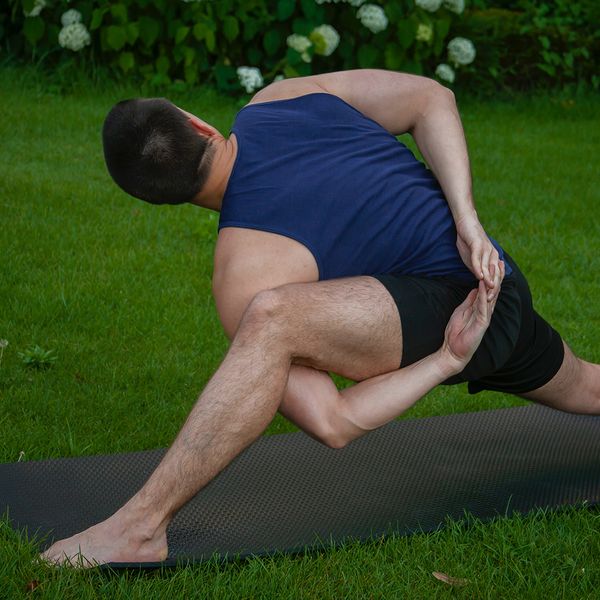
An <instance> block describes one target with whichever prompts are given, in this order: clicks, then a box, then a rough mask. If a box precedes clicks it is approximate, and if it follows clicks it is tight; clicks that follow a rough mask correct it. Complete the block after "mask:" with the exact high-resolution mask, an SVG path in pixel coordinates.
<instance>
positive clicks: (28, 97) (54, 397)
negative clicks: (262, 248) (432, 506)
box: [0, 67, 600, 599]
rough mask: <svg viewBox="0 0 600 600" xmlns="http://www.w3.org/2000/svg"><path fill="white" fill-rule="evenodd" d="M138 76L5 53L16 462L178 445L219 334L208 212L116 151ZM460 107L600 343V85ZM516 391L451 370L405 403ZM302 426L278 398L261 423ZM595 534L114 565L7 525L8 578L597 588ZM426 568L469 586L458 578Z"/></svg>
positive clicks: (241, 585) (535, 523)
mask: <svg viewBox="0 0 600 600" xmlns="http://www.w3.org/2000/svg"><path fill="white" fill-rule="evenodd" d="M53 90H54V91H53ZM134 95H139V91H136V90H135V89H128V88H125V87H117V86H116V85H114V84H109V85H106V86H105V87H100V86H98V85H89V86H86V85H84V84H82V85H74V86H72V89H70V91H69V93H68V94H61V93H60V90H56V89H54V88H53V87H52V86H50V85H49V84H48V82H47V81H46V80H44V79H43V78H41V77H40V76H38V75H37V74H35V73H34V72H32V71H30V70H24V69H21V70H15V69H12V68H7V67H5V68H3V69H0V101H1V106H2V118H1V119H0V139H1V140H2V143H1V144H0V219H1V221H0V222H1V227H0V257H1V260H0V338H4V339H7V340H8V342H9V345H8V347H6V348H5V349H4V354H3V357H2V359H1V363H0V402H1V405H2V411H1V412H0V460H1V461H2V462H10V461H15V460H17V459H18V457H19V455H20V453H21V452H23V453H24V454H23V458H24V459H25V460H36V459H43V458H48V457H58V456H75V455H84V454H96V453H113V452H121V451H135V450H143V449H150V448H156V447H164V446H166V445H168V444H169V443H170V442H171V441H172V439H173V438H174V436H175V435H176V433H177V431H178V429H179V427H180V426H181V424H182V423H183V420H184V419H185V417H186V415H187V413H188V411H189V410H190V408H191V406H192V404H193V403H194V401H195V399H196V397H197V396H198V393H199V392H200V391H201V389H202V388H203V386H204V385H205V384H206V382H207V381H208V379H209V378H210V376H211V375H212V373H213V372H214V371H215V370H216V368H217V366H218V365H219V363H220V361H221V359H222V358H223V356H224V354H225V352H226V350H227V346H228V343H227V339H226V337H225V335H224V333H223V332H222V330H221V327H220V324H219V321H218V317H217V313H216V311H215V307H214V304H213V302H212V299H211V294H210V280H211V274H212V248H213V244H214V241H215V238H216V226H217V218H216V215H215V214H210V213H209V212H208V211H205V210H199V209H198V208H193V207H168V206H167V207H152V206H148V205H145V204H143V203H141V202H138V201H136V200H134V199H131V198H129V197H127V196H125V194H123V193H122V192H121V191H120V190H119V189H118V188H117V187H116V186H115V185H114V184H113V182H112V181H111V179H110V178H109V176H108V174H107V172H106V170H105V167H104V162H103V157H102V148H101V143H100V128H101V125H102V121H103V118H104V115H105V114H106V112H107V110H108V109H109V108H110V106H111V105H112V104H113V103H114V102H115V101H117V100H119V99H122V98H124V97H130V96H134ZM171 97H172V98H173V99H174V100H175V101H176V102H178V103H179V104H180V105H181V106H182V107H184V108H186V109H187V110H190V111H191V112H195V113H196V114H198V115H200V116H201V117H202V118H204V119H206V120H207V121H209V122H210V123H212V124H214V125H215V126H216V127H217V128H218V129H219V130H220V131H221V132H222V133H224V134H228V132H229V126H230V125H231V122H232V120H233V117H234V115H235V112H236V110H237V108H238V107H239V106H240V103H239V101H238V100H236V99H233V98H229V97H223V96H220V95H218V94H217V93H216V92H214V91H213V90H210V89H200V90H196V91H195V92H194V93H188V94H187V95H180V96H171ZM459 107H460V110H461V115H462V118H463V123H464V127H465V131H466V135H467V140H468V144H469V151H470V156H471V165H472V172H473V180H474V192H475V198H476V202H477V205H478V209H479V213H480V217H481V219H482V221H483V223H484V225H485V226H486V228H487V229H488V231H489V233H490V234H491V235H492V236H494V237H495V238H496V239H498V240H499V241H500V242H501V244H502V245H503V246H504V247H505V248H506V249H507V250H508V251H509V252H510V253H511V255H512V256H513V257H514V258H515V259H516V260H517V261H518V262H519V264H520V266H521V268H522V270H523V271H524V272H525V273H526V274H527V275H528V277H529V280H530V284H531V287H532V291H533V297H534V302H535V304H536V307H537V308H538V310H539V312H540V313H541V314H542V315H543V316H544V317H545V318H546V319H547V320H549V321H550V322H551V323H552V324H553V325H554V326H555V327H556V328H557V329H558V330H559V331H560V332H561V334H562V335H563V337H564V338H565V339H566V340H567V341H568V343H569V344H570V345H571V347H572V348H573V349H574V351H575V352H576V353H578V354H580V355H581V356H583V357H585V358H587V359H588V360H592V361H595V362H600V343H599V340H600V321H599V319H600V315H599V312H598V308H597V303H598V298H599V296H600V294H599V292H600V284H599V278H598V273H600V219H599V216H600V215H599V209H598V206H599V203H600V193H599V185H598V183H599V181H598V175H597V156H598V149H599V145H600V144H599V142H600V128H599V126H598V121H597V115H598V114H599V112H600V99H598V98H593V97H581V98H577V99H575V101H574V103H572V104H571V103H569V102H568V99H566V98H564V97H563V98H552V97H535V98H528V97H519V98H516V99H515V100H514V101H512V102H510V103H509V102H506V101H503V102H493V103H492V102H488V103H485V104H483V103H480V102H474V101H472V100H469V99H468V98H464V99H461V98H459ZM402 141H404V142H405V143H407V144H408V145H409V146H410V147H411V148H412V149H413V150H416V149H415V146H414V143H413V142H412V140H411V139H410V138H407V136H403V137H402ZM35 345H38V346H40V347H41V348H42V349H43V350H46V351H48V350H53V351H54V354H55V355H56V357H57V360H56V361H55V362H53V363H52V364H50V365H49V366H48V368H45V369H32V368H27V367H26V366H25V365H24V363H23V362H22V359H21V358H20V357H19V354H18V353H19V352H21V353H23V352H26V351H27V349H28V348H32V347H33V346H35ZM337 382H338V383H339V385H341V386H343V385H347V384H348V382H347V381H345V380H343V379H341V378H337ZM523 404H526V402H525V401H523V400H520V399H518V398H513V397H510V396H506V395H501V394H494V393H491V392H485V393H482V394H478V395H476V396H469V395H468V394H467V392H466V389H465V386H455V387H451V388H448V387H446V388H439V389H436V390H434V391H433V392H431V393H430V394H429V395H428V396H427V397H426V398H425V399H423V400H422V401H421V402H419V403H418V404H417V405H416V406H415V407H414V408H413V409H411V410H410V411H409V412H408V413H406V415H404V416H403V417H402V418H416V417H423V416H429V415H439V414H449V413H455V412H466V411H475V410H485V409H491V408H498V407H509V406H518V405H523ZM293 430H294V428H293V427H292V426H291V425H290V424H289V423H287V422H286V421H285V420H284V419H283V418H281V417H279V416H278V417H276V418H275V420H274V421H273V423H272V424H271V426H270V427H269V429H268V430H267V433H268V434H271V433H281V432H286V431H293ZM467 525H468V526H467ZM599 534H600V515H599V514H598V513H597V512H596V511H594V510H588V509H585V508H568V509H565V510H563V511H559V512H547V513H544V512H541V511H540V512H539V513H536V514H532V515H529V516H527V517H522V516H519V515H516V516H514V517H512V518H507V519H500V520H496V521H494V522H492V523H488V524H482V523H480V522H478V521H476V520H469V521H468V523H467V524H460V523H451V524H449V527H448V528H447V529H445V530H443V531H439V532H436V533H434V534H427V535H415V536H412V537H408V538H390V539H388V540H385V541H373V542H371V543H367V544H348V545H346V546H344V547H342V548H340V549H336V550H331V551H328V552H320V553H316V554H312V555H299V556H294V557H289V556H276V557H273V558H268V559H253V560H248V561H242V562H238V563H232V564H228V565H217V564H208V565H197V566H193V567H187V568H182V569H179V570H167V571H154V572H151V573H141V574H140V573H136V572H129V573H119V574H108V573H99V572H70V571H68V570H49V569H46V568H44V567H41V566H38V565H34V564H32V563H31V559H32V558H33V557H34V556H35V552H36V550H35V547H34V546H33V545H32V544H31V543H28V542H26V541H25V540H23V539H22V538H21V537H20V536H18V535H16V534H15V533H13V532H12V531H10V530H9V528H8V527H7V526H6V525H0V597H7V598H18V597H33V594H32V593H30V592H27V591H26V589H25V587H26V584H27V583H28V582H29V581H31V580H37V581H39V587H38V588H37V590H36V591H35V592H34V594H35V595H36V596H38V597H48V598H78V599H79V598H84V599H87V598H96V597H110V598H144V599H149V598H173V597H181V598H183V597H186V598H187V597H194V596H197V597H201V598H231V597H240V598H242V597H243V598H270V597H294V598H343V597H356V598H359V597H360V598H370V597H372V598H395V597H411V598H413V597H414V598H429V597H442V598H443V597H453V596H458V597H464V598H538V597H546V598H556V597H561V598H563V597H564V598H598V597H600V592H598V589H599V586H600V535H599ZM432 571H442V572H445V573H448V574H450V575H452V576H455V577H461V578H466V579H468V580H469V583H468V584H467V585H466V586H464V587H462V588H451V587H449V586H447V585H446V584H443V583H441V582H439V581H437V580H435V579H434V578H433V577H432V575H431V572H432Z"/></svg>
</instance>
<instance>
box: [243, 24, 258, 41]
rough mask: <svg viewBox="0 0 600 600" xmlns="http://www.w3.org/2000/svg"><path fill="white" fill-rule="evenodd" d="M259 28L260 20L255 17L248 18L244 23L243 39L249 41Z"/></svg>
mask: <svg viewBox="0 0 600 600" xmlns="http://www.w3.org/2000/svg"><path fill="white" fill-rule="evenodd" d="M260 28H261V24H260V21H258V20H256V19H248V20H247V21H246V22H245V23H244V41H245V42H248V41H250V40H251V39H252V38H253V37H254V36H255V35H256V34H257V33H258V32H259V31H260Z"/></svg>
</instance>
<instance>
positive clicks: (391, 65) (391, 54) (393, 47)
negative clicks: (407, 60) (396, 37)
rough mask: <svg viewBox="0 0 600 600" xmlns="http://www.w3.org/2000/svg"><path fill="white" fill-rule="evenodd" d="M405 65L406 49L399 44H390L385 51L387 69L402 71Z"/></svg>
mask: <svg viewBox="0 0 600 600" xmlns="http://www.w3.org/2000/svg"><path fill="white" fill-rule="evenodd" d="M403 63H404V49H403V48H401V47H400V46H399V45H398V44H388V45H387V47H386V49H385V68H386V69H391V70H392V71H399V70H400V69H402V64H403Z"/></svg>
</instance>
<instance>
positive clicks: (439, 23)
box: [434, 17, 451, 40]
mask: <svg viewBox="0 0 600 600" xmlns="http://www.w3.org/2000/svg"><path fill="white" fill-rule="evenodd" d="M450 22H451V20H450V19H449V18H448V17H442V18H441V19H438V20H436V22H435V26H434V27H435V36H436V38H437V39H440V40H444V39H445V37H446V36H447V35H448V31H450Z"/></svg>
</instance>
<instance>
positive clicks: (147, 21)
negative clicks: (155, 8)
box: [138, 16, 160, 46]
mask: <svg viewBox="0 0 600 600" xmlns="http://www.w3.org/2000/svg"><path fill="white" fill-rule="evenodd" d="M138 25H139V28H140V38H141V39H142V41H143V42H144V44H146V46H152V44H154V42H155V41H156V38H157V37H158V34H159V33H160V23H159V22H158V21H157V20H156V19H152V18H150V17H146V16H144V17H140V20H139V22H138Z"/></svg>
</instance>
